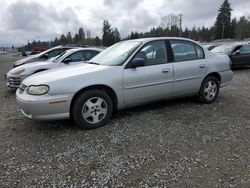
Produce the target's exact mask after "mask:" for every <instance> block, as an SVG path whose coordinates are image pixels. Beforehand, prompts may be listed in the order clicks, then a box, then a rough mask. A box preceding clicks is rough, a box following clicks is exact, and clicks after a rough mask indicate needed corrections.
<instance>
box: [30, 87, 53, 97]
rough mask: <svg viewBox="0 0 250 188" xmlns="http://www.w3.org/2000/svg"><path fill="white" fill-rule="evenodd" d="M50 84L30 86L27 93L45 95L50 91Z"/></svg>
mask: <svg viewBox="0 0 250 188" xmlns="http://www.w3.org/2000/svg"><path fill="white" fill-rule="evenodd" d="M48 91H49V86H47V85H39V86H29V87H28V89H27V94H29V95H44V94H46V93H48Z"/></svg>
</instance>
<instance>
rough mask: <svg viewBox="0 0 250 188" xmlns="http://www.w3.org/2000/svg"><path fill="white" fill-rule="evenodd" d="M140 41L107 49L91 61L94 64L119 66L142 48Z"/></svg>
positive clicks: (124, 43)
mask: <svg viewBox="0 0 250 188" xmlns="http://www.w3.org/2000/svg"><path fill="white" fill-rule="evenodd" d="M140 44H141V42H138V41H124V42H120V43H117V44H114V45H113V46H111V47H109V48H107V49H106V50H104V51H103V52H101V53H99V54H98V55H97V56H95V57H94V58H92V59H91V62H89V63H93V64H97V65H108V66H119V65H122V64H123V63H124V62H125V61H126V60H127V58H128V57H129V56H130V55H131V54H132V53H133V52H134V50H136V49H137V48H138V47H139V46H140Z"/></svg>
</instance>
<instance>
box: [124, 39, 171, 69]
mask: <svg viewBox="0 0 250 188" xmlns="http://www.w3.org/2000/svg"><path fill="white" fill-rule="evenodd" d="M159 41H161V42H163V43H164V45H165V49H166V55H167V62H166V63H165V64H167V63H170V62H169V57H168V56H169V52H168V46H167V45H166V40H162V39H159V40H154V41H149V42H147V43H145V44H144V45H143V46H141V47H140V48H139V49H138V50H137V52H136V53H135V54H134V55H133V57H132V58H131V59H130V61H129V62H128V63H127V65H126V66H125V68H124V69H131V68H132V66H131V62H132V60H133V59H134V57H135V56H136V55H137V54H138V52H140V51H141V50H142V49H143V48H144V47H145V46H146V45H148V44H149V43H151V42H159ZM156 65H160V64H156ZM150 66H153V65H150Z"/></svg>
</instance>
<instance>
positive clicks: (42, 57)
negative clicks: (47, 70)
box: [13, 46, 74, 68]
mask: <svg viewBox="0 0 250 188" xmlns="http://www.w3.org/2000/svg"><path fill="white" fill-rule="evenodd" d="M72 48H74V47H72V46H57V47H54V48H51V49H49V50H46V51H44V52H41V53H39V54H36V55H30V56H28V57H27V58H24V59H21V60H18V61H16V62H15V63H14V65H13V67H14V68H15V67H18V66H20V65H24V64H27V63H32V62H38V61H46V60H48V59H50V58H52V57H55V56H58V55H60V54H61V53H63V52H64V51H66V50H69V49H72ZM26 56H27V55H26Z"/></svg>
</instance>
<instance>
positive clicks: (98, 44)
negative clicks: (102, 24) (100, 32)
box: [94, 36, 101, 46]
mask: <svg viewBox="0 0 250 188" xmlns="http://www.w3.org/2000/svg"><path fill="white" fill-rule="evenodd" d="M94 41H95V42H94V43H95V46H101V39H100V38H99V37H97V36H96V37H95V39H94Z"/></svg>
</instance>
